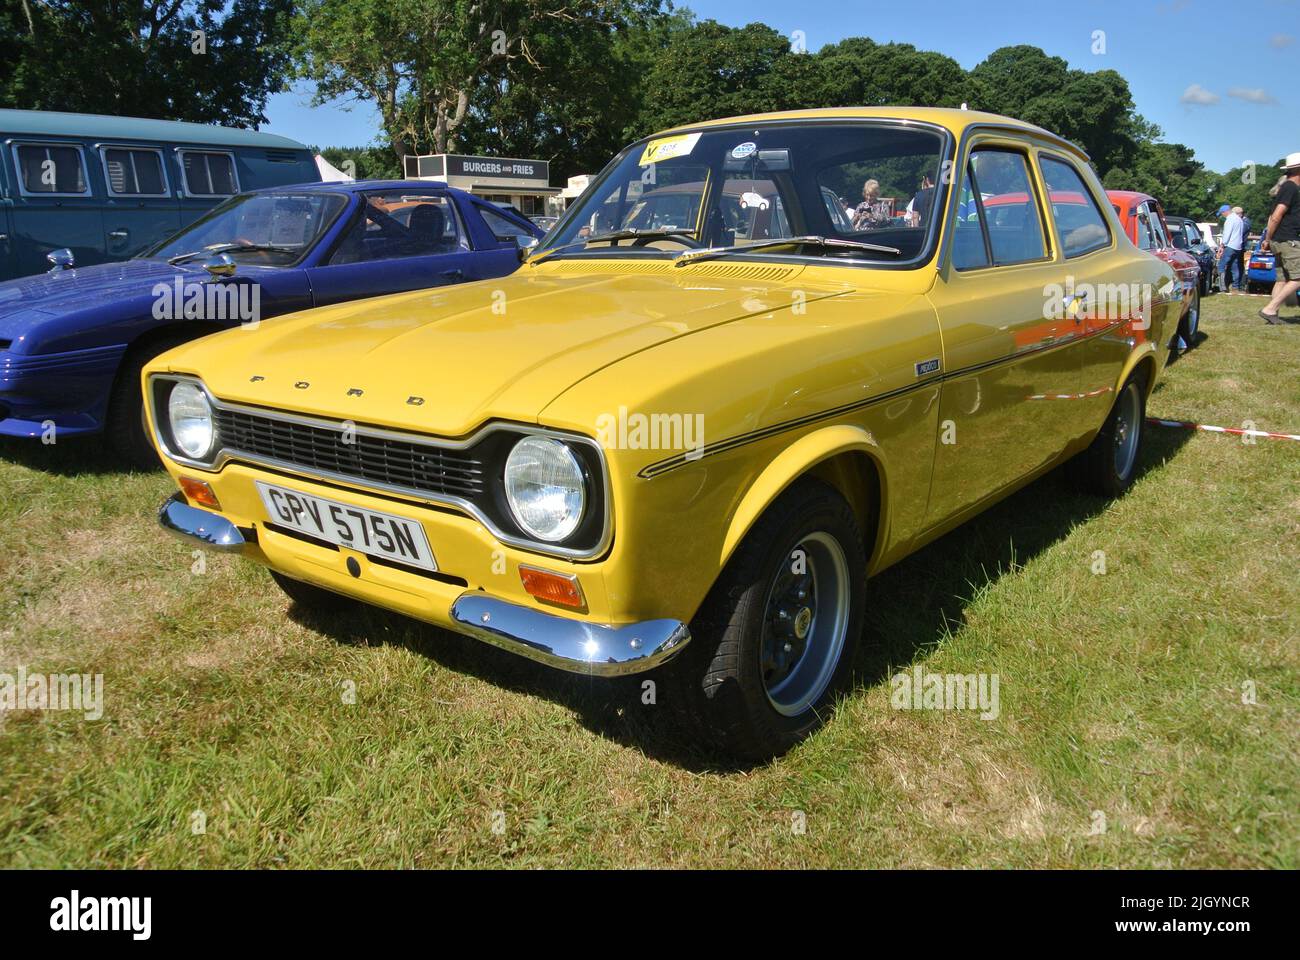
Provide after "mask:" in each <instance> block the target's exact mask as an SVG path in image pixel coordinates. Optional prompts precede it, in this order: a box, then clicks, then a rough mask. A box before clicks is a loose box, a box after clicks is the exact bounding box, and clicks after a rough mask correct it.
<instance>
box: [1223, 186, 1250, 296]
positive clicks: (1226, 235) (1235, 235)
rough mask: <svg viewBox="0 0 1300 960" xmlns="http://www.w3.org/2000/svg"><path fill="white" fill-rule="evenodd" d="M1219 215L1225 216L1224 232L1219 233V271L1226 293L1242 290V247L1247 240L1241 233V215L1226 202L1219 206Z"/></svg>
mask: <svg viewBox="0 0 1300 960" xmlns="http://www.w3.org/2000/svg"><path fill="white" fill-rule="evenodd" d="M1219 216H1221V217H1223V233H1221V234H1220V235H1219V273H1221V274H1222V275H1223V290H1224V292H1225V293H1233V292H1238V293H1239V292H1240V291H1241V248H1242V247H1243V246H1245V242H1244V240H1243V238H1242V235H1241V228H1242V223H1241V217H1239V216H1237V214H1235V213H1234V212H1233V210H1232V207H1230V206H1228V205H1227V204H1226V203H1225V204H1224V205H1223V206H1221V207H1219ZM1234 273H1236V275H1237V282H1236V284H1235V286H1236V291H1234V290H1233V286H1234V284H1233V282H1232V275H1233V274H1234Z"/></svg>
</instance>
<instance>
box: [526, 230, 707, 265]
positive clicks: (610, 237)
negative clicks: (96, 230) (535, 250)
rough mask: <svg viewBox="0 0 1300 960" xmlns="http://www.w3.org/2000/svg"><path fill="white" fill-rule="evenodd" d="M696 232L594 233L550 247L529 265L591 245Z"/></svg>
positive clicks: (627, 231) (692, 234)
mask: <svg viewBox="0 0 1300 960" xmlns="http://www.w3.org/2000/svg"><path fill="white" fill-rule="evenodd" d="M694 236H695V231H694V230H638V229H636V228H635V227H630V228H628V229H627V230H610V231H608V232H607V233H593V234H592V235H591V236H589V237H583V238H582V239H581V240H574V241H573V242H572V243H562V244H560V245H559V246H558V247H548V248H547V249H545V250H543V251H542V252H541V253H539V254H536V255H535V256H532V257H529V258H528V262H529V263H541V262H542V261H543V260H549V259H550V258H551V257H552V256H554V255H555V254H557V253H559V252H560V251H562V250H572V249H573V248H574V247H585V246H586V245H587V244H589V243H609V244H615V243H618V242H619V241H620V240H639V239H642V238H644V237H649V238H651V239H653V238H655V237H694Z"/></svg>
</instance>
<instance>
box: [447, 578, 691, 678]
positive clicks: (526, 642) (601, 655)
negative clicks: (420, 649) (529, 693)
mask: <svg viewBox="0 0 1300 960" xmlns="http://www.w3.org/2000/svg"><path fill="white" fill-rule="evenodd" d="M451 619H452V620H453V621H455V623H456V629H457V630H459V631H460V632H462V633H467V634H469V635H470V636H472V637H476V638H478V639H479V640H485V641H487V642H488V643H490V644H492V645H494V646H497V647H501V648H502V649H503V650H509V651H511V652H512V653H517V654H519V655H520V656H524V657H528V658H529V659H530V660H536V661H538V662H539V663H544V664H546V665H547V666H548V667H555V668H557V669H559V670H568V671H569V672H570V673H582V674H587V675H588V676H595V677H621V676H625V675H627V674H630V673H640V672H642V671H644V670H652V669H654V668H655V667H657V666H659V665H660V664H662V663H666V662H667V661H668V660H670V659H672V658H673V657H675V656H676V655H677V654H678V653H680V652H681V650H682V649H683V648H684V647H685V646H686V644H687V643H689V642H690V639H691V633H690V631H689V630H688V629H687V628H686V624H684V623H682V622H681V621H680V620H646V621H644V622H643V623H632V624H628V625H626V626H622V627H607V626H603V625H601V624H598V623H587V622H585V621H583V620H570V619H568V618H566V617H557V616H555V615H554V614H550V613H543V612H542V611H541V610H533V609H530V608H529V607H521V606H519V605H518V604H514V603H507V602H506V601H504V600H497V599H495V598H493V597H489V596H486V595H484V594H482V593H462V594H461V595H460V596H459V597H458V598H457V599H456V602H455V603H453V604H452V605H451Z"/></svg>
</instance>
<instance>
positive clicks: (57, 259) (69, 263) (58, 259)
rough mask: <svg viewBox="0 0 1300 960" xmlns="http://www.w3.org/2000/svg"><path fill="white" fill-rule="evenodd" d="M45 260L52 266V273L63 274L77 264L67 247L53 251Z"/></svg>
mask: <svg viewBox="0 0 1300 960" xmlns="http://www.w3.org/2000/svg"><path fill="white" fill-rule="evenodd" d="M45 259H46V260H48V261H49V262H50V264H51V266H50V270H49V272H50V273H62V272H63V271H64V270H71V269H72V268H73V267H74V266H76V263H75V261H74V258H73V256H72V251H71V250H69V249H68V248H67V247H60V248H59V249H58V250H51V251H50V252H49V253H47V254H46V255H45Z"/></svg>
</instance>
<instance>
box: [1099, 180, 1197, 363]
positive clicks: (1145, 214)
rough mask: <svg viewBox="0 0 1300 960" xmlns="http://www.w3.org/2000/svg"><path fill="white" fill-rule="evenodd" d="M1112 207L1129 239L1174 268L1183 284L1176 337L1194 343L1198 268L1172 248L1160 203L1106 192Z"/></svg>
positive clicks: (1132, 194)
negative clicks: (1180, 314)
mask: <svg viewBox="0 0 1300 960" xmlns="http://www.w3.org/2000/svg"><path fill="white" fill-rule="evenodd" d="M1106 196H1108V197H1109V198H1110V202H1111V205H1112V206H1113V207H1114V208H1115V212H1116V213H1117V214H1119V221H1120V223H1121V224H1123V225H1124V232H1125V233H1127V234H1128V238H1129V239H1130V240H1132V241H1133V243H1134V244H1136V245H1137V247H1138V248H1139V249H1141V250H1147V251H1149V252H1150V253H1153V254H1155V255H1156V256H1157V257H1159V258H1160V259H1161V260H1163V261H1164V262H1165V263H1167V264H1169V265H1170V266H1171V267H1173V268H1174V272H1175V273H1176V274H1177V275H1178V279H1179V280H1180V281H1182V285H1183V289H1182V298H1183V312H1182V316H1181V319H1180V320H1179V322H1178V335H1179V336H1180V337H1182V340H1183V343H1184V344H1185V345H1186V346H1187V347H1192V346H1194V345H1195V344H1196V330H1197V328H1198V327H1199V326H1200V323H1201V287H1200V278H1201V265H1200V264H1199V263H1197V262H1196V258H1195V257H1194V256H1192V255H1191V254H1190V253H1188V252H1187V251H1186V250H1179V249H1178V248H1177V247H1176V246H1174V241H1173V239H1172V238H1171V237H1170V234H1169V227H1168V225H1167V224H1166V223H1165V211H1164V208H1163V207H1161V206H1160V201H1159V200H1157V199H1156V198H1155V197H1153V196H1150V195H1149V194H1145V193H1138V192H1136V191H1134V190H1107V191H1106Z"/></svg>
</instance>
